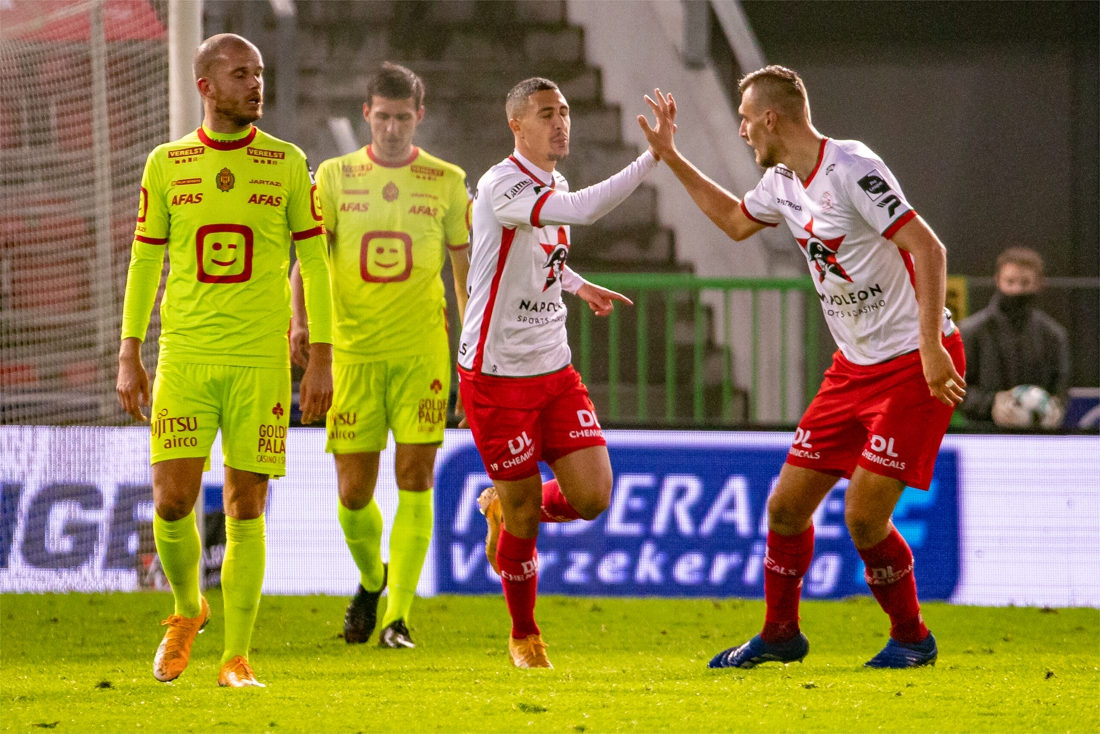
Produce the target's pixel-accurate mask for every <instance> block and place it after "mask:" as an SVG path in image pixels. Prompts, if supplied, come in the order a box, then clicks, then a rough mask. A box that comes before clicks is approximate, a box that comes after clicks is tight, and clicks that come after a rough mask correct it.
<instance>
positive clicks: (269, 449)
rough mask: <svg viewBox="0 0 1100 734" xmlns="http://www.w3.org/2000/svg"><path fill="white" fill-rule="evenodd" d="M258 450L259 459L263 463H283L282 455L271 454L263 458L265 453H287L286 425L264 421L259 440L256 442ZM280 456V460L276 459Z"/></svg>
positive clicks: (257, 458)
mask: <svg viewBox="0 0 1100 734" xmlns="http://www.w3.org/2000/svg"><path fill="white" fill-rule="evenodd" d="M256 452H257V454H258V456H257V457H256V460H257V461H261V462H263V463H268V464H271V463H280V464H281V463H282V462H283V458H282V457H275V456H269V457H267V458H266V459H263V458H261V456H262V455H263V454H285V453H286V426H280V425H271V424H269V423H263V424H261V425H260V432H259V441H258V442H257V443H256ZM276 458H278V459H279V460H278V461H274V459H276Z"/></svg>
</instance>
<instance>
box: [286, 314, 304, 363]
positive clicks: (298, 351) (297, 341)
mask: <svg viewBox="0 0 1100 734" xmlns="http://www.w3.org/2000/svg"><path fill="white" fill-rule="evenodd" d="M290 361H291V362H293V363H294V364H296V365H298V366H299V367H301V368H302V369H306V368H307V367H309V327H308V326H300V325H298V324H296V323H294V320H293V319H292V320H291V322H290Z"/></svg>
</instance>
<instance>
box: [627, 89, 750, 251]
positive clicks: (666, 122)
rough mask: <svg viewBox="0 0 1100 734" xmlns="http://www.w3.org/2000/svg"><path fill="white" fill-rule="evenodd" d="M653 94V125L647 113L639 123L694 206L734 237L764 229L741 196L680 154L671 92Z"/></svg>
mask: <svg viewBox="0 0 1100 734" xmlns="http://www.w3.org/2000/svg"><path fill="white" fill-rule="evenodd" d="M653 96H654V97H656V98H657V99H656V100H653V99H651V98H650V97H649V96H648V95H646V98H645V101H646V104H648V105H649V107H650V109H652V110H653V114H654V117H655V122H654V126H653V127H650V126H649V121H648V120H646V117H645V115H638V125H639V126H641V128H642V132H643V133H645V137H646V140H647V141H648V142H649V149H650V150H651V151H653V155H655V156H656V157H657V158H659V159H660V160H662V161H664V162H665V163H666V164H667V165H668V167H669V170H671V171H672V173H673V174H675V176H676V178H677V179H679V181H680V183H681V184H683V186H684V188H685V189H686V190H687V192H688V195H689V196H691V199H692V201H694V202H695V205H696V206H698V207H699V209H701V210H702V212H703V213H704V214H706V215H707V217H708V218H709V219H710V221H712V222H714V223H715V224H716V225H718V228H719V229H721V230H722V231H723V232H725V233H726V234H727V235H728V236H729V237H730V238H731V239H733V240H736V241H738V242H740V241H741V240H743V239H745V238H746V237H748V236H750V235H753V234H756V233H757V232H759V231H760V230H762V229H764V225H763V224H760V223H759V222H754V221H753V220H751V219H749V218H748V217H747V216H745V213H744V212H743V211H741V200H740V199H738V198H737V197H736V196H734V195H733V194H731V193H730V192H728V191H726V190H725V189H724V188H722V187H721V186H719V185H718V184H717V183H715V182H714V181H712V180H711V179H710V178H708V177H707V176H706V175H705V174H704V173H703V172H702V171H700V170H699V169H698V168H696V167H695V166H694V164H692V162H691V161H689V160H688V159H687V158H684V157H683V156H682V155H681V154H680V151H679V150H677V149H676V142H675V139H674V134H675V132H676V125H675V122H674V121H675V119H676V100H675V99H673V97H672V94H671V93H670V94H662V93H661V90H660V89H655V90H653Z"/></svg>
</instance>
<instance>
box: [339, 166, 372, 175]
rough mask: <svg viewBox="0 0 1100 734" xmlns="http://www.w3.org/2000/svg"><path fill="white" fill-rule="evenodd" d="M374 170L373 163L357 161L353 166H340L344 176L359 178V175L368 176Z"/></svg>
mask: <svg viewBox="0 0 1100 734" xmlns="http://www.w3.org/2000/svg"><path fill="white" fill-rule="evenodd" d="M373 170H374V164H373V163H356V164H355V165H353V166H349V165H343V166H340V173H342V174H343V175H344V178H358V177H359V176H366V175H367V174H368V173H370V172H371V171H373Z"/></svg>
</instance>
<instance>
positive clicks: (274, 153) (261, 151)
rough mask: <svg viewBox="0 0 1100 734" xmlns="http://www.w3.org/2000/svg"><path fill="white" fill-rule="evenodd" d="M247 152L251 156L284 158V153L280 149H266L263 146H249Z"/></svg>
mask: <svg viewBox="0 0 1100 734" xmlns="http://www.w3.org/2000/svg"><path fill="white" fill-rule="evenodd" d="M247 152H248V154H249V155H250V156H252V157H253V158H269V159H271V160H277V161H281V160H283V159H284V158H286V153H284V152H283V151H281V150H267V149H265V148H249V149H248V151H247Z"/></svg>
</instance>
